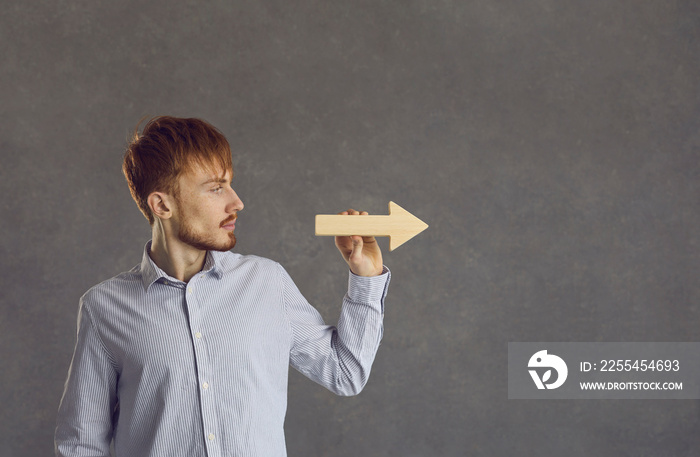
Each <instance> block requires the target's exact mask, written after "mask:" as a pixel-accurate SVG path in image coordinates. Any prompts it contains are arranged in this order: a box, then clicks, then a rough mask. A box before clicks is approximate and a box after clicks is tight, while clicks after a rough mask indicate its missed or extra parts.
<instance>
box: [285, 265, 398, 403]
mask: <svg viewBox="0 0 700 457" xmlns="http://www.w3.org/2000/svg"><path fill="white" fill-rule="evenodd" d="M280 270H281V272H282V273H281V275H282V287H283V299H284V305H285V309H286V311H287V315H288V318H289V321H290V325H291V330H292V347H291V353H290V364H291V365H292V367H294V368H295V369H296V370H298V371H299V372H300V373H302V374H303V375H305V376H306V377H308V378H309V379H311V380H313V381H315V382H317V383H319V384H321V385H322V386H324V387H326V388H327V389H329V390H331V391H332V392H334V393H336V394H338V395H356V394H358V393H359V392H360V391H361V390H362V388H363V387H364V386H365V384H366V383H367V379H368V378H369V373H370V370H371V367H372V362H373V361H374V357H375V355H376V353H377V349H378V348H379V343H380V341H381V339H382V335H383V331H384V327H383V319H384V298H385V297H386V293H387V289H388V286H389V281H390V278H391V273H390V271H389V269H387V268H386V267H384V270H383V272H382V274H381V275H379V276H373V277H362V276H356V275H355V274H353V273H352V272H349V275H350V277H349V280H348V292H347V294H345V297H344V298H343V305H342V309H341V313H340V318H339V319H338V325H337V327H335V326H332V325H326V324H325V323H324V321H323V318H322V317H321V315H320V314H319V312H318V311H317V310H316V309H315V308H314V307H313V306H311V305H310V304H309V303H308V302H307V301H306V299H305V298H304V297H303V296H302V294H301V292H299V289H298V288H297V287H296V285H295V284H294V282H293V281H292V279H291V278H290V277H289V275H288V274H287V272H286V271H285V270H284V269H283V268H282V267H281V266H280Z"/></svg>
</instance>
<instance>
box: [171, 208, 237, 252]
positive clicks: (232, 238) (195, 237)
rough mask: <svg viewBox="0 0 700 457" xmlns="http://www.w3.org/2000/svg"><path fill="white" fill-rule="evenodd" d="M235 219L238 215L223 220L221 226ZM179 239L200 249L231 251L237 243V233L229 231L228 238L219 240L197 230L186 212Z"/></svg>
mask: <svg viewBox="0 0 700 457" xmlns="http://www.w3.org/2000/svg"><path fill="white" fill-rule="evenodd" d="M234 219H236V216H231V217H229V218H227V219H226V220H224V221H222V222H221V224H220V225H219V226H220V227H221V226H223V225H225V224H228V223H229V222H231V221H233V220H234ZM178 239H179V240H180V241H182V242H183V243H185V244H189V245H190V246H192V247H193V248H196V249H199V250H200V251H230V250H231V249H233V247H234V246H235V245H236V235H234V234H233V232H228V239H227V240H225V241H221V240H217V239H216V238H215V237H214V236H212V235H209V234H206V233H201V232H196V231H195V230H194V229H193V228H192V226H191V224H190V223H189V219H188V218H187V217H186V216H185V215H184V214H183V218H182V223H181V224H180V231H179V233H178Z"/></svg>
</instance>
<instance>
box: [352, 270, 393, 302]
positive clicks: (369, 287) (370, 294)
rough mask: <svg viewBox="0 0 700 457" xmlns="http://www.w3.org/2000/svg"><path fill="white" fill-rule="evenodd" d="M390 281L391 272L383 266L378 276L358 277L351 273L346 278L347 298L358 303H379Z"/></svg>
mask: <svg viewBox="0 0 700 457" xmlns="http://www.w3.org/2000/svg"><path fill="white" fill-rule="evenodd" d="M390 280H391V271H389V269H388V268H387V267H386V266H384V267H383V269H382V274H380V275H378V276H358V275H356V274H355V273H353V272H352V271H350V272H349V278H348V298H350V300H352V301H354V302H358V303H370V302H376V301H381V300H383V299H384V297H385V296H386V290H387V288H388V287H389V281H390Z"/></svg>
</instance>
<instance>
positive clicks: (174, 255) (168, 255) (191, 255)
mask: <svg viewBox="0 0 700 457" xmlns="http://www.w3.org/2000/svg"><path fill="white" fill-rule="evenodd" d="M152 232H153V241H152V242H151V254H150V255H151V259H152V260H153V262H155V264H156V265H158V268H160V269H161V270H163V271H164V272H166V273H167V274H168V275H169V276H172V277H173V278H175V279H178V280H180V281H183V282H189V280H190V279H192V277H193V276H194V275H196V274H197V273H199V272H200V271H202V267H204V261H205V260H206V256H207V251H202V250H200V249H197V248H194V247H192V246H190V245H188V244H185V243H182V242H181V241H180V240H178V239H177V238H176V237H174V236H171V235H170V234H169V233H167V231H166V230H165V228H164V227H163V226H162V225H161V224H160V223H159V221H158V220H156V222H155V223H154V224H153V230H152Z"/></svg>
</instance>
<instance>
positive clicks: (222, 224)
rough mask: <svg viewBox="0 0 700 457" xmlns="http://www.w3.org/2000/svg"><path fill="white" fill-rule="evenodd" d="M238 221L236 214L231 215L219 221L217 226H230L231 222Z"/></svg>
mask: <svg viewBox="0 0 700 457" xmlns="http://www.w3.org/2000/svg"><path fill="white" fill-rule="evenodd" d="M236 219H238V214H232V215H231V216H229V217H227V218H226V219H224V220H223V221H221V224H219V227H223V226H224V225H226V224H230V223H231V222H233V221H235V220H236Z"/></svg>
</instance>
